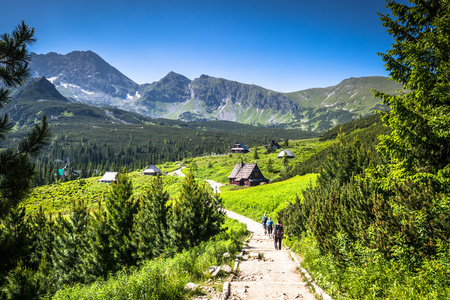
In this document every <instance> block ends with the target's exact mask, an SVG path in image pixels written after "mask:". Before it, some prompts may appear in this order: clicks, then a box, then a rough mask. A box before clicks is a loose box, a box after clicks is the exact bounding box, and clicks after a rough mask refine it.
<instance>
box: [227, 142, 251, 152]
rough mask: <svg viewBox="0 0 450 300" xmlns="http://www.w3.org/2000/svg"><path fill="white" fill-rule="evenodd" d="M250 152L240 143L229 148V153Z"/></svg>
mask: <svg viewBox="0 0 450 300" xmlns="http://www.w3.org/2000/svg"><path fill="white" fill-rule="evenodd" d="M247 152H250V150H248V148H247V147H245V145H244V144H243V143H241V142H237V143H236V144H234V146H233V148H231V153H247Z"/></svg>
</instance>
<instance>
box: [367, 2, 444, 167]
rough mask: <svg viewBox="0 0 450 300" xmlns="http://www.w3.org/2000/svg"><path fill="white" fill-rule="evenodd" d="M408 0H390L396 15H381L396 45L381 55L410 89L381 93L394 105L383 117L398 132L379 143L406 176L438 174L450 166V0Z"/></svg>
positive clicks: (378, 93)
mask: <svg viewBox="0 0 450 300" xmlns="http://www.w3.org/2000/svg"><path fill="white" fill-rule="evenodd" d="M408 1H409V4H400V3H397V2H395V1H393V0H387V1H386V2H387V4H386V7H387V8H388V9H390V10H391V12H392V16H391V15H389V14H380V19H381V21H382V22H383V26H384V27H386V28H387V32H388V33H389V34H391V35H392V37H393V38H394V44H393V45H392V49H391V50H388V51H387V52H386V53H380V54H379V55H380V56H381V57H382V59H383V61H384V62H385V67H386V69H387V70H388V71H389V72H390V77H391V78H392V79H393V80H396V81H398V82H400V83H402V84H403V85H404V88H405V91H404V92H401V93H400V94H398V95H389V94H385V93H382V92H375V95H376V96H377V97H380V98H381V99H382V100H383V102H384V103H385V104H387V105H389V106H390V108H391V109H390V111H388V112H386V113H385V114H383V116H382V119H383V120H384V121H385V122H386V123H387V125H388V126H389V127H391V128H392V133H391V134H390V135H387V136H384V137H383V138H382V140H381V143H380V146H379V148H380V149H381V150H382V151H383V152H384V153H385V154H387V155H388V156H390V157H391V158H393V159H394V162H395V163H397V164H398V166H399V167H400V168H401V170H403V171H404V172H405V174H406V175H411V174H416V173H424V172H425V173H432V174H433V173H434V174H436V173H437V172H438V171H439V170H441V169H443V168H445V167H446V166H450V144H449V138H450V106H449V104H450V2H449V1H448V0H408ZM448 168H449V167H448Z"/></svg>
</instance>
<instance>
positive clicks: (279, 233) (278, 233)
mask: <svg viewBox="0 0 450 300" xmlns="http://www.w3.org/2000/svg"><path fill="white" fill-rule="evenodd" d="M273 234H274V236H275V239H274V240H275V250H281V240H282V239H283V234H284V228H283V224H281V221H280V219H278V220H277V224H275V227H274V229H273ZM277 243H278V247H277Z"/></svg>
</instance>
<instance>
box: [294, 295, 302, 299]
mask: <svg viewBox="0 0 450 300" xmlns="http://www.w3.org/2000/svg"><path fill="white" fill-rule="evenodd" d="M294 299H303V295H302V294H297V296H295V297H294Z"/></svg>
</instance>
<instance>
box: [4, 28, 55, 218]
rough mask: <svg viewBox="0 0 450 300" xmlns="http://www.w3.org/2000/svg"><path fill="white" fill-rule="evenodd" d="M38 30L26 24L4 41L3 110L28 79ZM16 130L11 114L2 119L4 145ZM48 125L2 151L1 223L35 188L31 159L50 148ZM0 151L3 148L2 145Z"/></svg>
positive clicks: (7, 36)
mask: <svg viewBox="0 0 450 300" xmlns="http://www.w3.org/2000/svg"><path fill="white" fill-rule="evenodd" d="M35 41H36V39H35V38H34V28H30V27H28V26H27V25H26V24H25V23H24V22H22V24H21V25H19V26H17V27H16V28H15V30H14V31H13V32H12V34H11V35H10V34H3V35H2V36H1V37H0V109H1V108H3V107H4V106H5V104H6V103H8V102H9V97H8V93H9V88H10V87H15V86H17V85H20V84H21V83H22V82H24V81H25V79H26V78H27V77H28V75H29V74H28V73H29V68H28V62H29V60H30V56H29V53H28V49H27V46H28V45H30V44H32V43H34V42H35ZM11 129H12V124H11V123H9V117H8V114H4V115H3V117H1V116H0V141H2V140H5V139H6V134H7V133H8V132H9V131H10V130H11ZM48 138H49V130H48V124H47V121H46V118H45V116H44V117H43V120H42V124H41V125H40V126H39V125H35V126H34V128H33V130H31V131H30V132H29V133H28V135H27V137H26V138H24V139H23V140H22V141H20V142H19V143H18V145H17V149H14V148H8V149H4V150H2V151H0V219H1V218H3V217H4V216H5V215H6V214H7V212H8V211H9V210H10V209H11V208H14V207H16V206H17V205H18V204H19V203H20V201H21V200H22V199H23V198H24V196H25V195H26V194H27V192H28V191H29V189H30V188H31V178H32V176H33V174H34V167H33V163H32V162H31V160H30V157H36V156H37V155H38V154H39V152H40V150H41V149H42V148H43V146H45V145H46V144H47V141H48ZM0 148H3V147H2V146H1V144H0Z"/></svg>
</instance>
